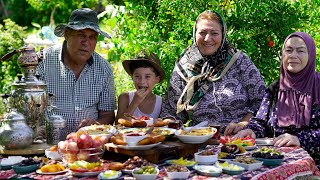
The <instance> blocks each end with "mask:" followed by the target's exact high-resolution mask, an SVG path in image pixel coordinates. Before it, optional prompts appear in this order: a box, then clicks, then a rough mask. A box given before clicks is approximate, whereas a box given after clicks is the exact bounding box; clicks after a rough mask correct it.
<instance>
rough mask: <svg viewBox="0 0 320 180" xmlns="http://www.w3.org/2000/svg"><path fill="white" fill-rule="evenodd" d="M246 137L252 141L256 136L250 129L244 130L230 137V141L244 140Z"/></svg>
mask: <svg viewBox="0 0 320 180" xmlns="http://www.w3.org/2000/svg"><path fill="white" fill-rule="evenodd" d="M246 136H250V137H252V138H254V139H255V138H256V134H255V133H254V132H253V131H252V130H251V129H245V130H241V131H239V132H238V133H237V134H236V135H234V136H233V137H232V139H239V138H244V137H246Z"/></svg>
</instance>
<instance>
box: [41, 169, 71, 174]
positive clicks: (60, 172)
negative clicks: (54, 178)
mask: <svg viewBox="0 0 320 180" xmlns="http://www.w3.org/2000/svg"><path fill="white" fill-rule="evenodd" d="M65 172H68V170H64V171H58V172H42V171H41V169H38V170H37V171H36V173H38V174H41V175H54V174H62V173H65Z"/></svg>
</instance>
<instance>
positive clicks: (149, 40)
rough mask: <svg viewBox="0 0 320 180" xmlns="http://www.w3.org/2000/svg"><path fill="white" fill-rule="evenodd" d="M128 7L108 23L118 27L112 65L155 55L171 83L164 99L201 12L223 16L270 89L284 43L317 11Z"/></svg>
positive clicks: (246, 5) (268, 5) (280, 6)
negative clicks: (141, 54) (143, 51)
mask: <svg viewBox="0 0 320 180" xmlns="http://www.w3.org/2000/svg"><path fill="white" fill-rule="evenodd" d="M123 5H124V6H125V9H126V11H125V13H119V14H118V16H116V17H109V19H106V20H104V22H103V23H104V24H105V25H108V24H116V25H114V27H115V28H114V34H115V35H114V37H113V39H112V42H113V43H114V47H113V48H112V49H111V50H109V51H108V53H109V54H108V58H109V61H123V60H124V59H128V58H132V57H134V56H135V54H136V53H138V52H139V51H140V50H141V49H147V50H148V51H153V52H155V53H156V54H158V55H159V56H160V59H161V62H162V66H163V68H164V69H165V71H166V76H167V81H165V82H164V83H162V84H161V85H159V86H157V87H156V88H155V93H157V94H160V95H163V94H164V93H165V91H166V89H167V82H168V80H169V78H170V74H171V72H172V69H173V66H174V62H175V61H176V60H177V58H178V56H179V54H181V53H182V52H183V50H184V49H185V48H186V47H187V46H188V45H190V44H192V41H193V40H192V28H193V25H194V21H195V19H196V17H197V16H198V14H199V13H201V12H202V11H204V10H207V9H210V10H215V11H218V12H220V13H221V14H222V15H223V16H224V18H225V21H226V23H227V26H228V39H229V40H230V41H231V42H232V44H234V45H235V47H237V48H238V49H240V50H241V51H243V52H245V53H247V54H248V55H249V57H251V59H252V61H253V62H254V63H255V64H256V66H257V67H258V68H259V70H260V71H261V73H262V75H263V77H264V79H265V81H266V83H267V84H270V83H271V82H272V81H274V80H275V79H277V78H278V76H279V62H280V58H279V55H280V50H281V47H282V43H283V41H284V38H285V37H286V36H287V35H289V34H290V33H292V32H293V31H295V30H300V29H301V28H303V27H304V25H305V24H307V23H308V18H309V17H310V15H309V14H308V9H310V8H312V7H311V6H306V5H303V4H301V3H299V2H296V1H294V2H289V1H286V0H275V1H253V2H252V1H251V0H242V1H235V0H234V1H229V0H219V1H209V2H208V1H191V0H190V1H185V0H183V1H182V0H177V1H172V0H161V1H147V0H143V1H137V0H130V1H125V2H124V4H123ZM119 12H120V11H119ZM314 17H316V16H314ZM314 19H316V18H314ZM314 21H315V20H314ZM111 22H112V23H111ZM116 78H117V77H116ZM121 78H124V77H121ZM119 80H120V79H119ZM119 80H116V84H117V81H119ZM120 82H121V80H120ZM128 86H129V87H130V88H132V87H133V86H132V84H129V85H127V84H126V85H125V86H124V85H123V84H122V83H118V84H117V88H118V90H117V92H118V91H120V92H123V91H126V90H127V89H128Z"/></svg>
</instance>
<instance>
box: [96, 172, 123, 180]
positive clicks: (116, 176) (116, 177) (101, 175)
mask: <svg viewBox="0 0 320 180" xmlns="http://www.w3.org/2000/svg"><path fill="white" fill-rule="evenodd" d="M107 171H108V170H107ZM104 172H105V171H103V172H101V173H99V176H98V179H99V180H111V179H118V178H119V177H120V176H122V173H121V171H116V172H117V173H116V175H115V176H113V177H110V178H104V177H103V174H104Z"/></svg>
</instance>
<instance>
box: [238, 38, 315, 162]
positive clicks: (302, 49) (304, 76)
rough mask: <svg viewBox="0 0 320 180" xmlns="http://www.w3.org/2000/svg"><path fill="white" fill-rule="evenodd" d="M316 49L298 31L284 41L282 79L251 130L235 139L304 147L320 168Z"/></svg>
mask: <svg viewBox="0 0 320 180" xmlns="http://www.w3.org/2000/svg"><path fill="white" fill-rule="evenodd" d="M315 68H316V46H315V43H314V41H313V39H312V38H311V37H310V36H309V35H308V34H306V33H303V32H295V33H292V34H290V35H289V36H288V37H287V38H286V40H285V41H284V46H283V48H282V57H281V65H280V73H281V74H280V80H278V81H276V82H274V83H272V84H271V85H270V86H269V87H268V88H267V90H266V94H265V96H264V98H263V101H262V103H261V106H260V109H259V111H258V112H257V115H256V117H254V118H252V119H251V121H250V123H249V125H248V126H247V128H248V129H245V130H242V131H240V132H238V134H236V135H235V137H234V138H238V137H245V136H247V135H250V136H251V137H257V138H261V137H273V138H275V139H274V140H273V145H274V146H279V147H282V146H301V147H303V148H304V149H305V150H307V151H308V152H309V154H310V155H311V156H312V157H313V158H314V160H315V162H316V164H317V165H318V167H320V141H319V140H320V74H319V73H317V72H316V70H315Z"/></svg>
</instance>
